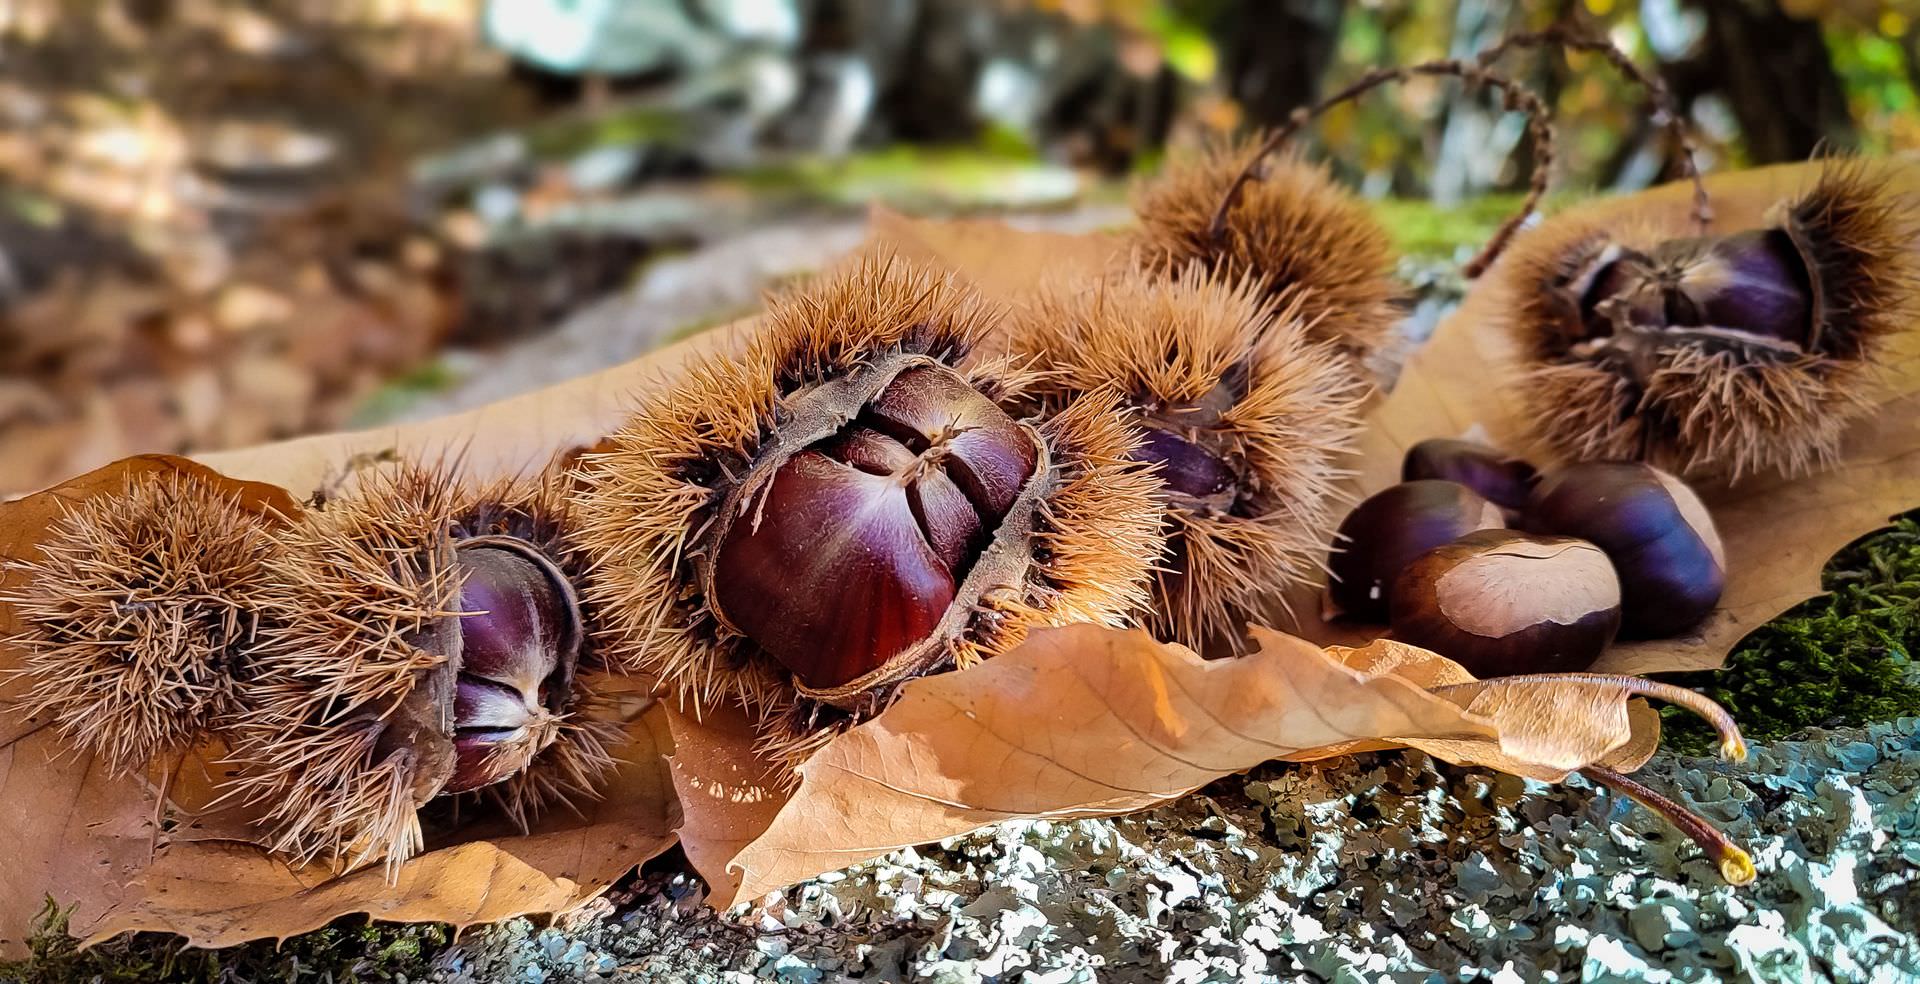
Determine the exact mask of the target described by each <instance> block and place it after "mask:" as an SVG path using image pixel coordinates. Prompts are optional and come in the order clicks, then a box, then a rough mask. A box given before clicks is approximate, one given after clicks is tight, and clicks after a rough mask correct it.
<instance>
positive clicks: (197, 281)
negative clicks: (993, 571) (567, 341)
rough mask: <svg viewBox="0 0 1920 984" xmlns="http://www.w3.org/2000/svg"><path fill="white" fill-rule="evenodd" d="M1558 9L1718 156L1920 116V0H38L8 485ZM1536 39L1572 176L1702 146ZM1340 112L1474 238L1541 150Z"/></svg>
mask: <svg viewBox="0 0 1920 984" xmlns="http://www.w3.org/2000/svg"><path fill="white" fill-rule="evenodd" d="M1565 20H1572V21H1575V22H1578V23H1582V24H1585V25H1587V26H1588V27H1589V28H1591V29H1592V30H1594V31H1600V32H1605V33H1606V34H1607V35H1608V36H1609V37H1611V38H1612V39H1613V40H1614V41H1615V42H1616V43H1618V44H1619V45H1620V47H1622V48H1623V49H1625V50H1626V51H1627V52H1628V53H1630V54H1631V55H1633V56H1634V57H1635V58H1636V59H1638V60H1640V61H1641V62H1642V63H1643V64H1645V65H1648V66H1650V67H1651V68H1653V69H1655V70H1657V72H1658V74H1659V76H1660V77H1661V78H1663V79H1664V80H1665V81H1666V83H1667V85H1668V86H1669V87H1670V88H1671V89H1672V91H1673V92H1674V93H1675V95H1676V96H1677V98H1678V100H1679V104H1680V105H1681V107H1682V111H1683V112H1684V113H1685V114H1686V116H1687V118H1688V121H1689V123H1690V124H1691V125H1692V126H1693V128H1694V129H1695V131H1696V132H1697V133H1698V140H1699V145H1700V151H1701V164H1702V165H1703V166H1705V167H1708V168H1726V167H1737V166H1743V165H1748V164H1759V163H1766V162H1771V161H1779V160H1790V159H1797V158H1803V157H1805V156H1807V155H1809V154H1812V153H1816V152H1820V151H1822V150H1823V149H1825V150H1838V151H1862V152H1868V153H1883V152H1889V151H1896V150H1901V149H1904V148H1909V147H1913V146H1916V144H1917V143H1920V107H1916V105H1915V82H1916V80H1917V79H1920V0H1895V2H1867V0H1641V2H1639V3H1633V2H1627V0H1541V2H1527V3H1522V2H1511V0H1365V2H1358V3H1342V2H1336V0H252V2H244V3H243V2H239V0H6V2H3V3H0V59H4V60H3V61H0V65H3V66H4V70H0V491H8V490H12V491H18V490H21V489H26V488H33V487H37V486H38V485H40V484H43V483H45V482H47V481H52V480H55V479H58V478H61V477H64V476H66V475H69V474H72V473H75V472H77V471H80V470H84V468H87V467H91V466H93V465H96V464H99V463H102V462H104V461H106V460H110V459H111V458H113V457H116V456H119V455H121V454H125V453H127V452H129V451H131V450H167V451H190V450H196V449H204V448H210V447H217V446H225V445H234V444H241V443H250V442H255V441H260V440H266V439H272V438H278V437H285V436H290V435H292V434H297V433H301V432H305V431H310V430H315V429H322V428H329V427H336V426H340V425H342V424H343V423H346V422H349V421H356V422H369V421H376V420H379V419H382V418H383V416H385V415H388V414H389V413H390V412H391V411H390V409H389V408H391V407H392V406H395V405H396V404H395V403H394V401H392V400H391V399H389V397H390V396H391V393H390V392H389V391H390V390H391V389H392V388H393V387H394V386H396V385H399V386H403V387H410V388H413V389H425V388H431V387H435V386H441V385H444V384H446V383H447V381H448V380H449V379H453V378H454V376H456V375H457V374H449V373H447V372H443V371H441V368H440V367H441V362H440V361H439V360H441V359H442V356H443V354H444V353H447V352H457V351H467V350H475V351H482V350H491V349H495V348H498V347H500V346H503V345H509V344H517V343H520V342H524V341H526V340H527V339H529V338H532V337H535V336H538V335H539V334H540V333H541V332H543V331H545V330H546V329H548V328H550V327H551V326H553V325H555V324H558V323H560V322H561V321H562V320H563V319H564V317H565V316H566V315H567V314H568V313H569V312H572V311H574V310H576V309H578V308H580V307H581V306H582V305H584V304H586V303H588V302H590V301H592V300H594V299H595V298H600V297H604V296H607V295H609V294H612V293H616V292H618V291H619V290H621V289H623V288H624V287H627V286H629V285H631V284H632V283H633V282H634V280H635V277H636V275H637V272H638V271H641V270H644V269H646V267H647V265H648V264H649V263H652V262H655V261H658V260H659V259H661V258H662V257H666V256H673V255H680V254H682V253H684V252H685V251H687V250H689V249H699V248H702V247H705V246H708V245H711V244H713V243H715V242H718V241H723V240H726V239H728V238H729V237H734V236H738V235H740V234H743V233H745V232H748V231H752V230H756V229H760V228H763V227H765V226H767V225H769V224H773V223H792V222H796V221H802V220H807V219H812V220H819V221H825V220H826V219H828V218H831V217H835V216H838V217H840V218H841V219H842V220H845V219H846V218H847V217H849V216H852V215H855V214H857V212H858V210H859V209H860V208H861V207H862V206H863V205H864V204H865V203H866V202H869V201H872V200H882V201H886V202H889V203H891V204H894V205H896V206H899V207H904V208H909V209H914V210H921V211H947V212H951V211H972V210H982V209H985V210H996V211H1005V212H1032V211H1035V210H1068V211H1073V210H1089V209H1096V210H1097V209H1098V208H1101V207H1105V208H1108V209H1109V210H1115V209H1117V206H1118V204H1119V203H1120V202H1122V201H1123V199H1124V191H1125V188H1126V187H1127V184H1128V182H1129V181H1130V180H1131V179H1132V178H1133V177H1134V176H1137V175H1140V174H1144V173H1150V172H1152V171H1153V170H1154V169H1155V168H1156V167H1157V166H1158V163H1159V162H1160V161H1161V160H1162V159H1163V157H1164V155H1165V154H1167V153H1169V148H1175V149H1176V150H1175V151H1174V152H1177V149H1178V148H1181V147H1186V146H1191V145H1193V144H1195V143H1197V142H1200V141H1203V140H1206V139H1210V138H1217V137H1220V136H1224V135H1228V134H1232V133H1237V132H1242V131H1247V130H1250V129H1255V128H1259V127H1262V126H1267V125H1271V124H1273V123H1274V122H1276V121H1278V120H1282V119H1284V118H1285V117H1286V116H1287V114H1288V113H1289V112H1290V111H1291V110H1292V109H1293V108H1295V107H1296V106H1298V105H1301V104H1302V103H1306V102H1310V101H1311V100H1313V99H1314V98H1316V97H1317V96H1318V95H1321V94H1323V93H1325V92H1328V91H1331V90H1332V89H1334V88H1337V87H1339V86H1340V85H1341V84H1342V83H1343V82H1345V81H1346V80H1349V79H1351V78H1353V77H1355V76H1357V75H1359V74H1361V73H1362V72H1364V71H1366V70H1368V69H1370V68H1373V67H1376V66H1380V65H1386V64H1398V63H1407V62H1413V61H1418V60H1422V59H1429V58H1435V57H1441V56H1449V55H1451V56H1462V55H1467V54H1470V53H1472V52H1474V51H1475V50H1477V49H1479V48H1480V47H1482V46H1484V45H1485V44H1487V43H1489V42H1491V41H1492V40H1494V39H1496V38H1498V37H1499V36H1501V35H1502V34H1504V33H1506V32H1509V31H1512V30H1517V29H1525V28H1538V27H1543V26H1545V25H1547V24H1550V23H1554V22H1557V21H1565ZM1510 57H1511V59H1512V60H1511V61H1510V62H1509V63H1508V64H1507V67H1508V68H1509V69H1510V71H1512V72H1513V73H1516V74H1517V75H1519V76H1520V77H1522V78H1523V79H1524V80H1526V81H1527V82H1528V83H1530V84H1531V85H1533V86H1535V87H1537V88H1538V89H1539V91H1541V92H1542V93H1543V94H1544V95H1545V96H1546V97H1547V99H1548V100H1549V102H1550V104H1551V105H1553V106H1554V107H1555V109H1556V111H1557V113H1558V123H1559V126H1560V128H1561V131H1562V134H1563V137H1562V149H1561V153H1560V154H1559V157H1558V159H1557V161H1556V173H1555V178H1556V182H1557V186H1558V187H1559V188H1560V189H1562V192H1561V193H1562V194H1567V195H1571V194H1582V193H1587V192H1591V191H1614V190H1629V189H1632V188H1635V187H1639V186H1642V185H1646V184H1649V183H1652V182H1656V181H1659V180H1662V179H1664V178H1668V177H1672V176H1674V175H1675V174H1676V173H1677V163H1678V159H1677V156H1676V154H1677V151H1676V148H1675V147H1674V146H1672V145H1671V142H1670V139H1669V137H1668V135H1667V133H1666V132H1665V131H1664V130H1663V129H1662V128H1661V127H1660V125H1659V121H1657V120H1656V119H1654V118H1652V117H1651V115H1650V113H1649V111H1648V107H1647V104H1646V101H1645V98H1644V94H1643V93H1641V92H1639V91H1637V90H1636V89H1635V88H1634V87H1633V86H1632V85H1631V84H1629V83H1628V82H1627V81H1625V80H1623V79H1621V78H1619V77H1617V76H1615V75H1614V74H1612V72H1611V71H1610V70H1609V69H1608V67H1607V66H1606V65H1605V64H1604V63H1603V62H1602V61H1601V60H1600V59H1598V58H1595V57H1592V56H1584V55H1578V54H1575V55H1562V54H1559V53H1542V52H1531V51H1527V52H1518V53H1516V54H1514V55H1512V56H1510ZM1308 140H1309V142H1310V144H1311V145H1312V146H1311V150H1312V152H1313V153H1315V154H1317V155H1318V156H1320V157H1321V158H1322V159H1325V160H1327V161H1328V162H1330V164H1331V165H1332V166H1333V167H1334V168H1335V169H1336V171H1337V172H1338V173H1339V174H1340V176H1341V177H1342V178H1343V179H1345V180H1346V181H1347V182H1348V183H1350V185H1351V186H1353V187H1354V188H1356V189H1358V190H1360V191H1361V192H1363V193H1364V194H1366V195H1368V196H1370V197H1372V198H1375V199H1378V200H1380V201H1381V203H1382V205H1381V207H1382V209H1383V210H1384V211H1383V214H1384V215H1386V216H1387V217H1388V218H1389V221H1390V225H1391V226H1392V227H1393V229H1394V230H1395V232H1396V234H1397V235H1398V236H1399V238H1400V241H1401V243H1402V245H1403V246H1404V247H1406V248H1407V249H1409V250H1410V251H1412V252H1414V253H1417V254H1424V255H1432V256H1435V257H1439V258H1442V259H1446V258H1451V257H1454V256H1455V255H1456V253H1457V251H1458V249H1459V248H1460V246H1461V245H1462V244H1465V243H1471V242H1473V241H1474V240H1475V239H1476V238H1478V237H1479V236H1481V235H1483V234H1484V232H1485V230H1486V229H1488V228H1490V227H1491V225H1492V224H1493V223H1494V222H1497V220H1498V216H1499V213H1500V210H1501V209H1502V208H1505V207H1508V205H1509V203H1510V202H1511V201H1513V200H1514V199H1513V197H1512V196H1513V194H1514V192H1516V191H1517V190H1519V189H1522V188H1524V187H1525V184H1526V179H1527V169H1528V168H1529V167H1530V161H1531V149H1530V148H1529V147H1527V146H1526V145H1525V138H1524V133H1523V127H1522V125H1521V121H1520V120H1519V119H1517V118H1514V117H1513V116H1512V115H1511V114H1508V113H1504V112H1501V111H1499V110H1498V108H1497V104H1496V103H1495V102H1493V101H1492V99H1491V97H1490V96H1488V95H1487V94H1484V93H1476V92H1465V91H1462V90H1461V87H1460V85H1459V84H1458V83H1457V81H1455V80H1451V79H1421V80H1418V81H1415V82H1413V83H1410V84H1407V85H1405V86H1401V87H1395V88H1388V89H1385V90H1382V91H1379V92H1376V93H1373V94H1370V95H1369V96H1367V97H1365V98H1364V99H1362V100H1360V101H1359V102H1357V103H1353V104H1349V105H1345V106H1342V107H1340V108H1338V109H1336V110H1334V111H1333V112H1331V113H1329V114H1328V115H1327V116H1326V117H1325V118H1324V119H1323V120H1321V121H1320V122H1319V123H1318V124H1317V125H1316V126H1315V127H1314V128H1313V130H1312V132H1311V135H1310V137H1309V138H1308ZM1421 203H1431V205H1429V204H1421ZM1089 214H1090V215H1091V214H1093V213H1092V212H1090V213H1089ZM1122 217H1123V214H1121V215H1109V216H1108V217H1107V219H1106V220H1117V219H1118V218H1122ZM650 330H651V329H650ZM649 338H650V339H652V340H657V333H656V335H654V336H649ZM647 341H648V339H638V340H636V341H635V342H634V344H633V345H626V346H624V347H618V348H610V349H604V350H603V351H604V352H605V353H611V355H612V356H617V355H621V354H627V353H630V352H631V351H634V350H636V349H637V347H639V346H641V345H642V344H644V343H646V342H647ZM610 357H611V356H610ZM577 368H591V366H582V367H577ZM396 381H397V382H396ZM370 408H371V409H370Z"/></svg>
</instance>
